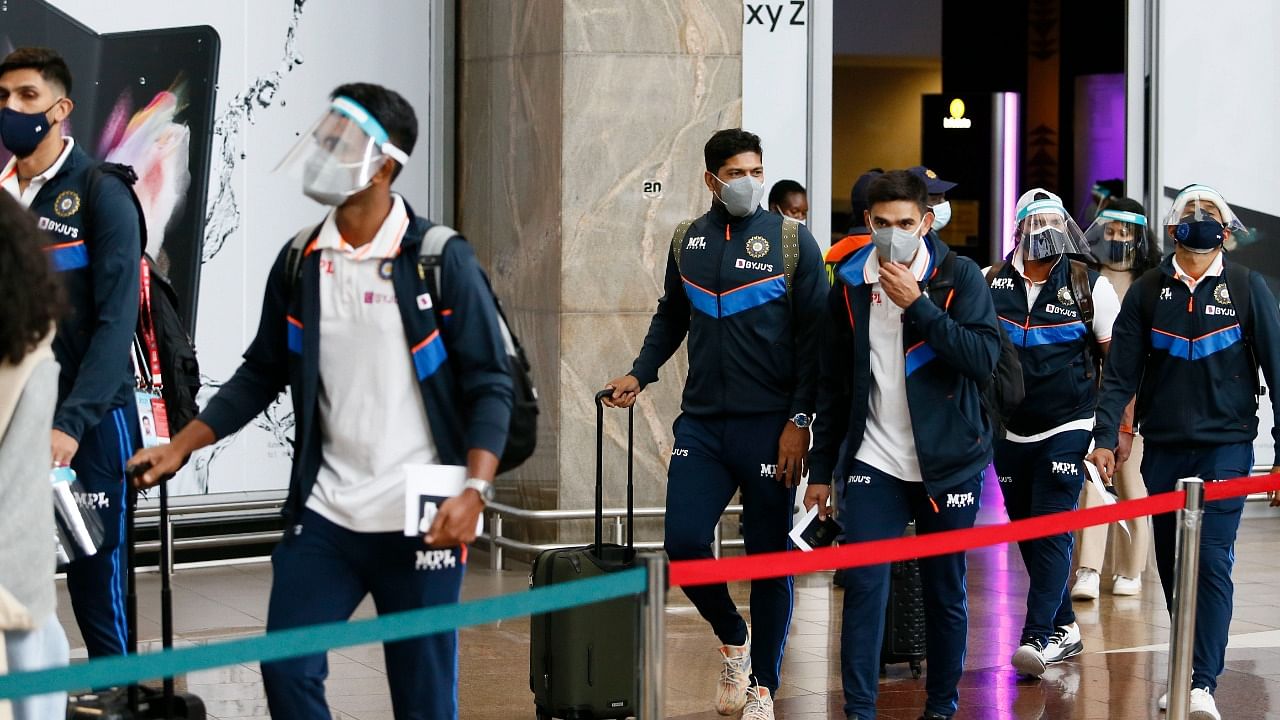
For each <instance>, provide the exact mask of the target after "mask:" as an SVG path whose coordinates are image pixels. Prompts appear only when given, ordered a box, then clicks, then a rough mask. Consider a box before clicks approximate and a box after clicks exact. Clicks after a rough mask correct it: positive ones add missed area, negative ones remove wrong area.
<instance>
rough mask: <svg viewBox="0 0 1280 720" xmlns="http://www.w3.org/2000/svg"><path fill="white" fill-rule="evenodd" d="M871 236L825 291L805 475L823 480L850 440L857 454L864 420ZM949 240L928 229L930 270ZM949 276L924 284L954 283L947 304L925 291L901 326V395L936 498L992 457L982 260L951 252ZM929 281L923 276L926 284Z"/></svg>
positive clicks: (989, 329) (991, 355) (989, 335)
mask: <svg viewBox="0 0 1280 720" xmlns="http://www.w3.org/2000/svg"><path fill="white" fill-rule="evenodd" d="M871 251H872V245H870V244H868V245H867V246H866V247H864V248H863V249H862V250H860V251H859V252H857V253H855V254H853V255H851V256H850V257H849V258H848V259H847V260H845V261H844V262H843V263H842V264H841V265H840V267H839V268H837V270H836V279H837V283H836V286H835V288H834V289H833V290H832V291H831V295H830V297H829V298H828V315H829V317H828V318H826V323H827V324H826V330H825V333H826V336H825V337H824V340H823V363H822V392H821V393H820V394H819V398H818V399H819V402H818V418H817V421H816V422H815V424H814V439H813V449H812V450H811V451H810V453H809V482H811V483H814V484H829V483H830V482H831V478H832V472H833V471H834V469H835V464H836V459H837V458H836V455H837V453H838V452H839V450H840V446H841V443H844V442H846V440H847V449H846V454H847V455H848V457H853V456H854V455H855V454H857V452H858V448H859V447H860V446H861V444H862V436H863V433H864V432H865V430H866V426H867V408H868V396H869V393H870V391H871V383H872V382H874V380H873V378H872V376H871V344H870V339H869V337H868V321H869V318H870V306H871V305H870V304H871V286H870V285H867V284H866V283H865V282H864V281H863V278H862V268H863V266H864V265H865V264H866V263H867V261H868V258H869V257H870V256H871ZM949 251H950V249H949V248H948V247H947V246H946V244H945V243H943V242H942V240H940V239H932V238H931V247H930V253H931V256H932V258H931V265H930V268H929V271H928V275H926V277H928V278H930V279H933V278H934V276H935V274H936V273H937V269H938V265H939V263H940V262H941V260H942V258H943V257H945V256H946V254H947V253H948V252H949ZM954 262H955V264H954V266H953V269H954V272H953V278H952V281H953V283H954V284H953V286H952V287H949V288H948V287H938V286H937V283H934V287H933V288H932V290H930V291H929V292H935V293H951V294H952V299H951V300H950V301H947V302H948V309H947V310H945V311H944V310H943V309H942V308H941V307H939V306H938V304H937V303H935V302H934V300H932V299H931V298H929V297H927V296H926V295H922V296H921V297H920V298H919V299H918V300H916V302H914V303H913V304H912V305H911V306H910V307H908V308H907V309H906V314H905V316H904V321H905V322H906V323H907V324H908V326H907V328H906V331H905V333H904V335H903V341H904V347H903V349H902V351H903V353H905V354H906V355H907V363H906V368H907V378H906V382H907V403H908V405H909V406H910V409H911V419H912V433H913V435H914V436H915V441H916V451H917V453H918V455H919V459H920V471H921V474H922V476H923V477H924V483H925V487H926V488H927V489H928V491H929V495H930V496H931V497H933V498H935V499H936V498H937V497H938V496H939V495H940V494H942V493H945V492H946V490H947V489H948V488H951V487H954V486H956V485H958V484H960V483H963V482H965V481H967V480H969V479H970V478H972V477H973V476H974V475H975V474H977V473H979V472H981V471H982V470H983V468H985V467H986V466H987V464H988V463H990V462H991V423H990V421H988V420H987V416H986V414H985V413H984V412H983V410H982V401H981V399H980V393H979V390H978V387H979V384H980V383H985V382H987V381H988V380H989V379H990V377H991V373H992V371H993V370H994V369H995V366H996V359H997V357H998V355H999V352H1000V335H999V330H998V328H997V327H996V320H995V311H994V309H993V307H992V303H991V293H990V292H989V291H988V289H987V281H986V279H985V278H983V276H982V270H981V269H980V268H979V267H978V266H977V265H976V264H974V262H973V261H972V260H969V259H968V258H963V257H956V258H955V261H954ZM924 285H925V286H927V283H926V284H924Z"/></svg>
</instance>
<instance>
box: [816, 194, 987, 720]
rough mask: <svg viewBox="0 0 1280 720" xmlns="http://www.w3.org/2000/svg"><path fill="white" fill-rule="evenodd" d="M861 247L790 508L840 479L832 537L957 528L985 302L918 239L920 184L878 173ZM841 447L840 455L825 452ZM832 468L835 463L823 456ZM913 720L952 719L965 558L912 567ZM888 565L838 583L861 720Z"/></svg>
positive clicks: (840, 302)
mask: <svg viewBox="0 0 1280 720" xmlns="http://www.w3.org/2000/svg"><path fill="white" fill-rule="evenodd" d="M867 198H868V203H869V206H870V209H869V210H868V211H867V218H866V225H867V227H869V228H870V229H871V242H870V243H868V244H867V245H866V246H865V247H863V248H862V249H861V250H859V251H858V252H856V253H854V254H853V255H851V256H849V257H848V258H847V259H845V260H844V261H843V262H841V263H840V265H839V266H838V267H837V269H836V284H835V286H834V287H833V289H832V291H831V295H830V298H829V303H828V304H829V308H828V311H827V312H826V313H824V316H825V323H826V327H825V328H824V334H823V343H822V345H823V347H822V379H821V383H822V392H821V393H819V403H818V418H817V422H816V424H815V430H814V443H813V450H812V452H811V455H810V463H809V464H810V473H811V475H810V478H809V489H808V491H807V492H806V493H805V500H804V502H805V506H806V507H813V506H815V505H816V506H817V507H818V508H819V514H820V515H822V516H825V515H826V514H827V512H828V508H827V502H828V500H829V498H830V494H831V487H830V483H831V482H832V481H833V479H832V478H833V476H834V477H835V478H836V479H837V480H838V481H839V482H842V483H844V489H843V491H842V493H841V504H840V523H841V525H843V526H844V537H843V539H842V541H843V542H846V543H856V542H862V541H867V540H882V539H885V538H894V537H900V536H901V535H902V533H903V530H904V529H905V528H906V526H907V524H908V523H909V522H910V521H911V520H912V519H914V520H915V521H916V528H917V532H918V533H919V534H922V535H923V534H927V533H933V532H940V531H944V530H954V529H957V528H967V527H972V526H973V523H974V521H975V520H976V519H977V514H978V500H979V496H980V495H981V491H982V478H983V472H984V471H985V469H986V466H987V465H988V464H989V463H990V462H991V426H990V423H989V422H988V420H987V418H986V415H985V414H984V413H983V411H982V406H981V404H980V403H981V401H980V394H979V389H978V388H979V383H982V382H986V381H987V380H989V379H990V377H991V373H992V371H993V370H994V369H995V366H996V358H997V355H998V353H999V350H1000V336H999V331H998V329H997V327H996V316H995V311H994V309H993V308H992V304H991V294H990V292H988V290H987V285H986V282H985V281H984V279H983V277H982V272H981V271H980V270H979V269H978V267H977V265H975V264H974V263H973V261H972V260H969V259H967V258H962V257H958V256H956V255H955V253H953V252H951V251H950V250H949V249H948V248H947V246H946V244H944V243H943V242H942V241H941V240H939V239H936V237H931V236H930V235H929V234H928V233H929V228H930V224H931V223H932V221H933V215H932V213H931V212H929V208H928V205H927V202H928V192H927V189H926V185H925V182H924V180H922V179H921V178H919V177H918V176H915V175H912V174H911V173H909V172H907V171H905V170H895V171H892V172H888V173H885V174H884V175H881V176H879V177H877V178H876V179H875V180H873V181H872V183H871V185H870V187H869V188H868V190H867ZM842 443H844V444H845V449H844V451H843V452H840V448H841V444H842ZM838 455H839V457H840V466H839V467H836V460H837V456H838ZM920 574H921V579H922V580H923V584H924V603H925V609H926V615H925V618H926V619H925V633H926V641H927V646H928V650H927V652H928V655H927V658H928V678H927V680H926V690H927V692H928V700H927V703H926V705H925V712H924V715H923V717H924V718H925V720H935V719H937V718H949V717H951V715H953V714H954V713H955V711H956V707H957V702H958V698H959V694H958V693H957V691H956V685H957V683H958V682H959V681H960V674H961V671H962V669H963V667H964V656H965V643H966V633H967V632H968V607H967V605H966V590H965V557H964V554H963V553H956V554H952V555H946V556H941V557H932V558H922V559H921V560H920ZM888 591H889V566H888V565H875V566H871V567H864V568H855V569H851V570H849V571H848V573H847V574H846V575H845V593H844V621H843V628H842V630H841V635H840V661H841V670H842V673H843V676H844V697H845V706H844V710H845V714H846V715H847V716H848V717H849V718H860V719H861V720H867V719H868V718H874V717H875V716H876V696H877V694H878V686H877V685H878V682H879V668H880V645H881V640H882V638H883V636H884V622H885V604H886V602H887V600H888Z"/></svg>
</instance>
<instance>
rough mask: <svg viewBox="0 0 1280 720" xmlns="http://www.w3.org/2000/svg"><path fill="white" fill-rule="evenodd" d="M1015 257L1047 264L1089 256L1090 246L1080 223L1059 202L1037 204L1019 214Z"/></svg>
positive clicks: (1040, 201) (1043, 201) (1028, 206)
mask: <svg viewBox="0 0 1280 720" xmlns="http://www.w3.org/2000/svg"><path fill="white" fill-rule="evenodd" d="M1017 223H1018V224H1017V228H1016V229H1015V230H1014V240H1015V241H1016V242H1017V243H1018V245H1017V249H1016V250H1015V251H1014V252H1015V253H1018V252H1021V253H1022V258H1023V259H1024V260H1045V259H1048V258H1054V257H1057V256H1059V255H1063V254H1070V255H1088V254H1089V245H1088V243H1086V242H1085V239H1084V233H1082V232H1080V228H1079V227H1078V226H1077V225H1076V221H1075V220H1072V219H1071V216H1070V215H1068V214H1067V210H1066V208H1064V207H1063V206H1062V203H1061V202H1060V201H1057V200H1037V201H1035V202H1033V203H1031V204H1029V205H1027V206H1026V207H1025V208H1023V209H1022V211H1021V212H1019V213H1018V216H1017Z"/></svg>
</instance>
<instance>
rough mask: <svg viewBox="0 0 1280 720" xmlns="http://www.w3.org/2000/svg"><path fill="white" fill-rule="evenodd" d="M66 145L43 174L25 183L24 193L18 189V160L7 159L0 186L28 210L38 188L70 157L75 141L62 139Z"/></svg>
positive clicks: (1, 173) (0, 177)
mask: <svg viewBox="0 0 1280 720" xmlns="http://www.w3.org/2000/svg"><path fill="white" fill-rule="evenodd" d="M62 139H63V140H66V141H67V142H66V144H65V145H63V146H62V154H60V155H58V159H57V160H54V161H53V164H52V165H50V166H49V167H48V169H46V170H45V171H44V172H42V173H40V174H39V175H36V176H35V177H33V178H31V182H29V183H27V189H26V191H25V192H23V191H21V190H19V189H18V158H16V157H11V158H9V164H8V165H5V166H4V172H0V186H3V187H4V189H5V190H8V191H9V194H10V195H12V196H13V198H14V199H15V200H17V201H18V202H19V203H21V204H22V207H26V208H29V207H31V203H32V202H34V201H35V199H36V193H38V192H40V188H42V187H44V184H45V183H47V182H49V181H50V180H52V179H53V177H54V176H55V175H57V174H58V171H59V170H61V169H62V166H63V164H64V163H66V162H67V158H68V157H70V156H71V148H73V147H75V144H76V141H75V140H74V139H73V138H71V137H64V138H62Z"/></svg>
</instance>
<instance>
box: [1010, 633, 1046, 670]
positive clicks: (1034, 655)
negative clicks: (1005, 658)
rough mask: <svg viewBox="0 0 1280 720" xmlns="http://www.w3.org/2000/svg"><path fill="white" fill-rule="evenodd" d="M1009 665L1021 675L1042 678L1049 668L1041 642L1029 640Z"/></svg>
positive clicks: (1016, 651)
mask: <svg viewBox="0 0 1280 720" xmlns="http://www.w3.org/2000/svg"><path fill="white" fill-rule="evenodd" d="M1009 663H1010V664H1011V665H1013V669H1014V670H1017V671H1018V673H1019V674H1021V675H1030V676H1031V677H1040V676H1041V675H1043V674H1044V669H1045V668H1046V667H1048V664H1047V663H1046V662H1045V660H1044V646H1043V645H1041V644H1040V641H1039V640H1028V641H1027V642H1024V643H1022V644H1021V645H1019V646H1018V649H1017V650H1015V651H1014V653H1013V659H1011V660H1010V661H1009Z"/></svg>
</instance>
